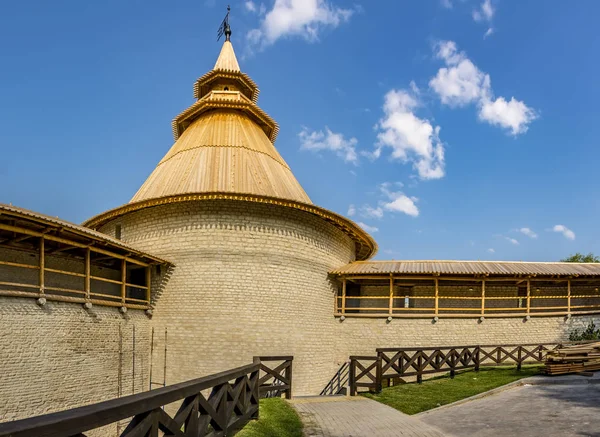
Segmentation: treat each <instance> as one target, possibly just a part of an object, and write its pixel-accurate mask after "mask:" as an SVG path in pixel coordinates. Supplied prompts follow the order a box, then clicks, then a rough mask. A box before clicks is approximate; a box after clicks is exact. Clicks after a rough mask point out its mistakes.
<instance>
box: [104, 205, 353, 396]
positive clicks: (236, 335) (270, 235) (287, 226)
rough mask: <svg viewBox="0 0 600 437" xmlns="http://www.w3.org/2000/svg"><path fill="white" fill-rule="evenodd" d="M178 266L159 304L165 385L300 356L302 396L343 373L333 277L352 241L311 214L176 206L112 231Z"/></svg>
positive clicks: (159, 357) (157, 363)
mask: <svg viewBox="0 0 600 437" xmlns="http://www.w3.org/2000/svg"><path fill="white" fill-rule="evenodd" d="M117 223H119V224H121V229H122V231H121V232H122V239H123V240H124V241H125V242H127V243H131V244H134V245H136V246H137V247H139V248H140V249H142V250H145V251H148V252H150V253H153V254H155V255H157V256H163V257H165V258H166V259H169V260H171V261H173V262H174V263H175V268H174V269H173V271H172V274H171V276H170V278H169V281H168V283H167V284H166V286H165V288H164V290H163V291H162V293H161V295H160V298H158V300H157V302H156V308H155V312H154V317H153V319H152V324H153V326H154V327H155V331H156V335H155V344H154V351H155V353H154V356H153V366H154V368H155V369H156V372H155V375H156V377H155V378H154V379H155V381H157V382H158V381H160V382H162V369H163V368H164V361H163V357H164V344H163V343H164V328H165V327H166V328H167V329H168V352H167V374H166V381H167V384H173V383H176V382H180V381H184V380H188V379H191V378H196V377H199V376H204V375H207V374H210V373H214V372H218V371H222V370H225V369H229V368H232V367H235V366H239V365H243V364H247V363H250V362H251V361H252V357H253V356H255V355H294V357H295V358H294V394H295V395H301V394H314V393H318V392H319V391H320V390H321V389H322V388H323V387H324V386H325V384H326V383H327V381H328V380H329V378H331V376H332V375H333V373H334V371H335V360H334V354H335V351H334V347H335V338H334V330H335V327H336V325H335V319H334V317H333V309H334V298H333V297H334V293H335V290H336V289H337V284H335V283H334V282H333V281H332V280H331V279H329V277H328V275H327V272H328V271H329V270H331V269H333V268H336V267H339V266H341V265H344V264H346V263H348V262H350V261H352V260H354V245H353V243H352V241H351V239H350V238H349V237H348V236H346V235H345V234H344V233H343V232H342V231H340V230H339V229H338V228H336V227H334V226H333V225H332V224H329V223H328V222H326V221H325V220H322V219H320V218H318V217H316V216H313V215H312V214H309V213H306V212H303V211H299V210H295V209H290V208H285V207H281V206H276V205H263V204H256V203H250V202H239V201H222V200H215V201H199V202H187V203H176V204H171V205H165V206H159V207H154V208H149V209H146V210H142V211H138V212H134V213H131V214H129V215H127V216H124V217H121V218H119V219H117V220H115V221H113V222H111V223H108V224H107V225H105V226H104V227H103V228H102V229H101V230H102V231H103V232H105V233H108V234H109V235H111V234H112V233H114V227H115V224H117Z"/></svg>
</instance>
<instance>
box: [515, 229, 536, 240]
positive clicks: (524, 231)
mask: <svg viewBox="0 0 600 437" xmlns="http://www.w3.org/2000/svg"><path fill="white" fill-rule="evenodd" d="M517 231H518V232H520V233H521V234H523V235H526V236H528V237H529V238H537V237H538V235H537V234H536V233H535V232H533V231H532V230H531V229H529V228H521V229H517Z"/></svg>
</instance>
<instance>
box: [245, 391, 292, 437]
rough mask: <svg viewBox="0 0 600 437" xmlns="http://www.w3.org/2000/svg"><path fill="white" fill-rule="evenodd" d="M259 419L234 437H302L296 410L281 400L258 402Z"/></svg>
mask: <svg viewBox="0 0 600 437" xmlns="http://www.w3.org/2000/svg"><path fill="white" fill-rule="evenodd" d="M259 408H260V410H259V418H258V420H256V421H253V422H250V423H248V424H247V425H246V426H245V427H244V428H243V429H242V430H240V432H238V433H237V434H236V437H302V422H301V421H300V418H299V417H298V414H297V413H296V410H294V408H293V407H292V406H291V405H290V404H289V403H287V402H286V401H285V400H283V399H281V398H269V399H261V400H260V407H259Z"/></svg>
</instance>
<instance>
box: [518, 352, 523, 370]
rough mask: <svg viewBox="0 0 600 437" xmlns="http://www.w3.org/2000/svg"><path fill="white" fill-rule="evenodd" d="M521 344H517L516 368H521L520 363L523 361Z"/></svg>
mask: <svg viewBox="0 0 600 437" xmlns="http://www.w3.org/2000/svg"><path fill="white" fill-rule="evenodd" d="M522 351H523V346H519V349H518V352H517V370H521V363H522V362H523V353H522Z"/></svg>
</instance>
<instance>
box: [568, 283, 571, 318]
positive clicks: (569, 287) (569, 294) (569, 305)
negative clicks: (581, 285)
mask: <svg viewBox="0 0 600 437" xmlns="http://www.w3.org/2000/svg"><path fill="white" fill-rule="evenodd" d="M567 314H571V280H570V279H568V280H567Z"/></svg>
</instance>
